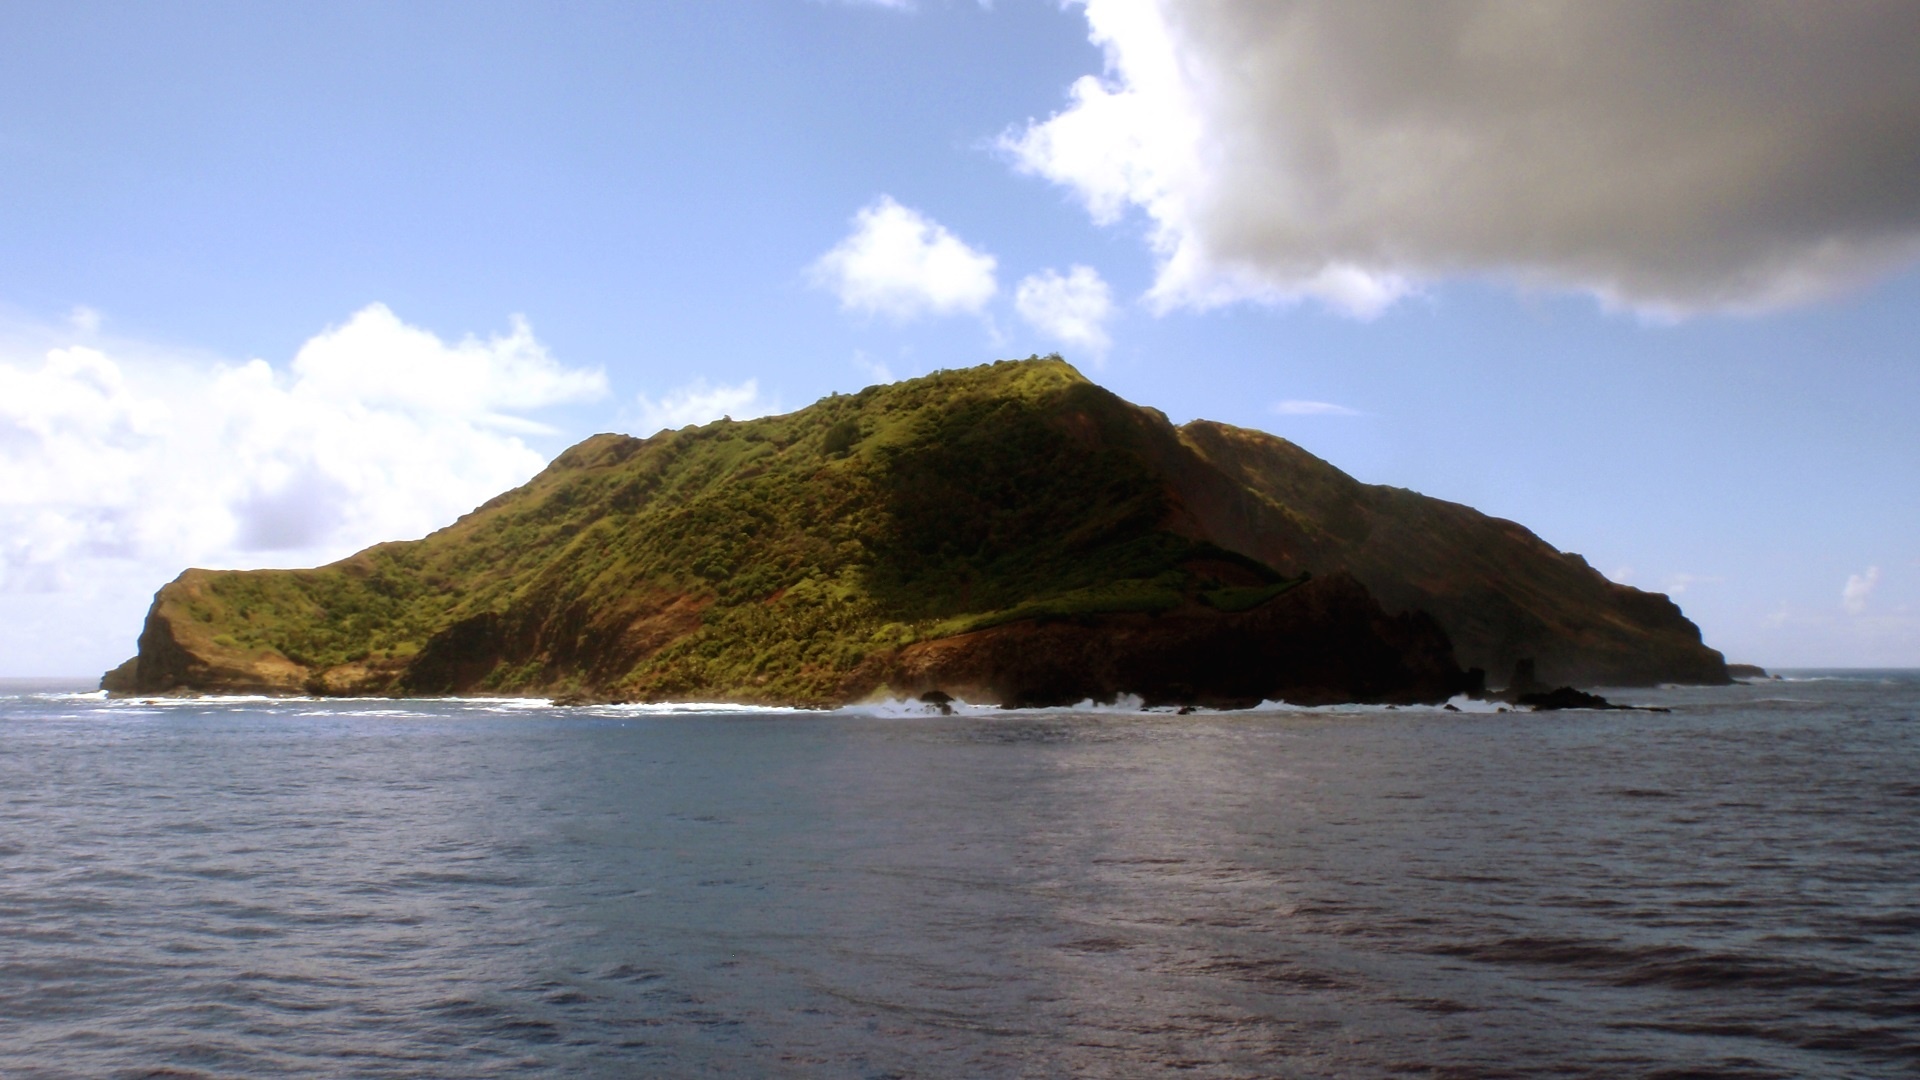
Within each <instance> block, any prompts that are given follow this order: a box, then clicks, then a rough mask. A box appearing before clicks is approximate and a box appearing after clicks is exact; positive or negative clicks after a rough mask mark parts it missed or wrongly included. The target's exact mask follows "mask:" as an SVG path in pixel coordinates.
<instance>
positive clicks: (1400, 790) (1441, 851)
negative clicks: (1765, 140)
mask: <svg viewBox="0 0 1920 1080" xmlns="http://www.w3.org/2000/svg"><path fill="white" fill-rule="evenodd" d="M0 693H5V694H7V695H8V696H5V697H0V1074H4V1075H5V1076H7V1077H65V1076H77V1077H78V1076H84V1077H94V1076H115V1075H126V1076H153V1075H158V1076H171V1077H193V1076H209V1077H228V1076H248V1077H254V1076H262V1077H266V1076H377V1077H388V1076H408V1077H412V1076H432V1077H466V1076H511V1075H534V1076H546V1075H554V1076H559V1075H565V1076H639V1075H679V1076H703V1075H714V1076H763V1075H766V1076H830V1077H842V1076H855V1077H860V1076H868V1077H883V1076H915V1077H919V1076H950V1077H973V1076H1036V1077H1039V1076H1049V1077H1051V1076H1148V1075H1163V1074H1166V1073H1169V1072H1173V1071H1178V1072H1180V1073H1182V1074H1184V1075H1191V1076H1198V1077H1216V1076H1303V1077H1308V1076H1310V1077H1331V1076H1350V1077H1376V1076H1414V1077H1466V1076H1474V1077H1478V1076H1513V1077H1528V1076H1556V1077H1558V1076H1594V1077H1615V1076H1666V1077H1681V1076H1689V1077H1693V1076H1697V1077H1788V1076H1795V1077H1798V1076H1835V1077H1838V1076H1848V1077H1856V1076H1857V1077H1874V1076H1914V1075H1920V723H1917V722H1916V720H1917V719H1920V676H1917V675H1915V674H1914V673H1904V674H1903V673H1868V674H1865V675H1861V674H1855V675H1852V676H1850V677H1848V678H1846V679H1829V680H1819V681H1793V682H1786V683H1771V684H1765V685H1755V686H1744V687H1733V688H1729V689H1721V690H1687V691H1663V692H1644V693H1641V694H1639V695H1634V694H1620V695H1617V696H1620V697H1626V698H1629V699H1637V700H1642V701H1655V700H1658V701H1660V702H1663V703H1667V704H1671V705H1673V706H1674V711H1673V712H1671V713H1668V714H1649V713H1626V714H1604V713H1561V714H1543V715H1533V716H1528V715H1516V714H1504V715H1471V714H1467V715H1460V714H1453V713H1442V712H1437V711H1425V710H1400V711H1371V712H1367V711H1361V712H1347V713H1333V714H1329V713H1288V712H1280V711H1271V712H1264V713H1248V714H1228V715H1198V716H1186V717H1177V716H1171V715H1164V714H1160V715H1137V714H1135V715H1121V714H1116V713H1105V714H1084V713H1083V714H1066V713H1025V714H990V715H985V716H956V717H951V718H943V717H935V716H879V715H860V714H848V713H840V714H785V715H781V714H773V715H768V714H761V715H745V714H738V713H732V714H712V715H643V714H638V713H633V712H626V713H623V712H621V711H619V710H606V709H603V710H555V709H545V708H527V707H509V706H506V705H502V704H497V703H493V704H489V703H474V702H464V703H463V702H427V703H422V702H371V703H369V702H360V703H351V702H346V703H342V702H278V703H267V702H170V703H164V704H141V703H136V702H112V703H108V702H102V701H98V700H94V699H90V698H81V697H73V696H61V695H47V694H40V695H36V694H33V693H31V692H28V691H27V690H26V689H25V688H22V687H19V686H15V687H13V688H12V689H11V690H8V691H0Z"/></svg>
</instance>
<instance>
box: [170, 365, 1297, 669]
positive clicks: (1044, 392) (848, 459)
mask: <svg viewBox="0 0 1920 1080" xmlns="http://www.w3.org/2000/svg"><path fill="white" fill-rule="evenodd" d="M1163 432H1164V429H1163V428H1157V427H1155V426H1154V425H1153V424H1152V423H1150V422H1149V421H1148V419H1147V418H1146V414H1144V413H1143V412H1142V411H1141V410H1138V409H1135V408H1133V407H1132V406H1129V405H1127V404H1125V403H1124V402H1122V401H1120V400H1119V399H1118V398H1115V397H1113V396H1112V395H1111V394H1109V393H1107V392H1106V391H1104V390H1101V389H1099V388H1098V387H1095V386H1094V385H1093V384H1091V383H1089V382H1087V381H1086V380H1085V379H1084V378H1083V377H1082V376H1081V375H1080V374H1079V373H1078V372H1076V371H1074V370H1073V368H1071V367H1070V366H1068V365H1067V364H1066V363H1064V362H1062V361H1061V360H1059V359H1058V358H1057V357H1052V358H1047V359H1039V358H1034V359H1030V360H1026V361H1003V362H1001V363H998V364H994V365H990V366H987V367H981V368H974V369H969V370H964V371H948V372H938V373H935V374H933V375H929V376H927V377H925V378H920V379H914V380H910V381H907V382H902V383H896V384H893V385H889V386H881V387H869V388H868V389H866V390H864V391H861V392H860V393H858V394H853V395H835V396H832V397H828V398H825V399H823V400H821V401H819V402H817V403H815V404H814V405H813V406H811V407H809V408H807V409H803V410H801V411H799V412H796V413H791V414H788V415H786V416H776V417H768V418H765V419H761V420H754V421H749V422H743V423H736V422H732V421H726V420H722V421H718V422H715V423H712V424H707V425H705V426H702V427H690V428H684V429H681V430H679V431H668V432H662V433H661V434H659V435H656V436H654V437H653V438H651V439H646V440H638V439H629V438H625V437H622V436H615V435H601V436H595V437H594V438H592V439H589V440H587V441H586V442H583V443H581V444H580V445H578V446H576V447H574V448H572V449H571V450H568V451H567V452H566V453H565V454H562V455H561V456H560V457H559V458H558V459H556V460H555V461H554V463H553V464H552V465H551V466H550V467H549V468H548V469H547V470H546V471H545V472H543V473H542V474H541V475H540V476H538V477H535V478H534V479H533V480H532V481H530V482H529V483H527V484H526V485H524V486H523V487H520V488H518V489H515V490H514V491H511V492H507V493H506V494H504V495H501V496H500V497H498V498H496V499H494V500H492V501H490V502H489V503H487V504H486V505H485V506H482V507H481V508H480V509H478V510H476V511H475V512H474V513H472V514H469V515H467V516H466V517H464V518H462V519H461V520H460V521H459V522H457V523H456V524H454V525H452V526H450V527H449V528H447V529H443V530H441V531H440V532H438V533H435V534H433V535H432V536H429V537H427V538H425V539H423V540H420V541H415V542H410V543H393V544H383V545H380V546H378V547H374V548H371V549H368V550H367V551H365V552H362V553H360V554H358V555H355V556H353V557H352V558H350V559H347V560H344V561H343V562H340V563H336V564H333V565H331V566H327V567H322V568H320V569H317V570H303V571H255V572H246V573H240V572H234V573H220V574H210V575H206V576H205V581H206V586H205V587H204V588H200V589H196V590H192V591H191V593H190V594H189V593H187V592H185V591H182V592H181V593H180V594H179V595H176V596H174V597H173V599H172V600H171V601H167V597H166V596H165V595H164V594H163V597H162V599H163V601H167V602H171V603H173V604H175V605H176V606H178V607H184V609H185V611H186V613H188V614H190V615H191V616H192V618H194V619H195V620H198V621H199V622H201V623H204V624H207V625H208V629H209V630H211V631H214V632H215V633H216V634H217V635H218V637H217V638H215V640H216V641H218V642H220V643H221V644H223V645H226V644H228V643H231V645H230V646H229V647H231V648H234V649H237V650H240V651H243V652H253V653H261V652H265V651H267V650H271V651H273V652H278V653H279V654H281V655H283V656H285V657H287V658H288V659H290V660H293V661H295V662H296V663H299V664H302V665H304V666H306V667H309V668H311V669H313V670H315V671H316V672H318V671H324V670H326V669H329V668H335V667H337V666H339V665H346V664H361V665H366V666H368V667H369V668H373V669H379V670H385V671H387V672H389V674H388V675H387V676H384V677H385V678H386V679H387V680H388V682H389V683H392V682H393V681H394V680H398V685H400V686H402V687H406V686H409V685H411V686H415V687H424V688H428V689H432V688H434V687H433V686H432V685H430V684H431V678H440V677H441V676H432V677H431V678H430V672H431V671H437V670H441V669H443V668H444V669H445V670H448V671H451V670H453V667H452V666H449V665H455V666H457V664H460V663H470V662H473V661H474V660H475V659H476V657H477V659H478V661H480V662H482V663H484V664H485V667H486V669H485V671H484V672H483V673H480V674H479V675H478V676H477V677H475V678H467V677H466V676H462V677H461V678H455V677H454V676H453V675H446V676H444V678H446V679H448V680H452V682H451V683H450V684H449V685H454V684H462V683H461V679H466V682H465V683H464V685H471V686H473V687H474V688H484V689H487V690H491V691H499V692H516V691H523V692H551V691H560V690H571V689H583V688H584V689H593V690H598V691H601V692H612V693H615V694H620V695H625V696H632V697H638V698H657V699H665V698H698V697H728V698H732V699H736V700H753V699H759V700H779V701H803V702H808V701H811V702H827V701H831V700H834V699H835V698H836V695H837V692H838V689H839V688H840V687H841V686H842V684H843V683H844V682H845V681H846V679H847V678H848V676H849V674H850V673H851V672H853V671H854V670H855V669H856V668H857V667H858V666H859V665H860V664H861V663H862V662H863V661H865V660H867V659H868V658H869V657H871V656H874V655H876V654H882V653H885V652H887V651H890V650H893V649H896V648H898V647H900V646H903V645H905V644H909V643H911V642H913V641H916V640H924V639H927V638H934V637H941V636H947V635H951V634H958V633H965V632H968V631H971V630H978V629H983V628H986V627H989V626H994V625H998V624H1000V623H1004V622H1007V621H1010V620H1015V619H1027V618H1077V617H1085V616H1088V615H1094V614H1103V613H1112V612H1130V611H1144V612H1160V611H1166V610H1168V609H1170V608H1173V607H1176V606H1179V605H1181V604H1185V603H1206V604H1210V605H1211V606H1213V607H1215V608H1219V609H1221V610H1226V611H1240V610H1245V609H1247V608H1249V607H1252V606H1255V605H1257V604H1259V603H1263V602H1265V600H1267V599H1271V598H1272V597H1273V596H1275V595H1278V594H1279V593H1280V592H1281V591H1284V590H1285V589H1286V588H1287V587H1288V585H1289V583H1288V582H1286V581H1282V580H1280V579H1279V576H1278V575H1277V574H1275V573H1274V572H1273V571H1271V570H1270V569H1267V568H1266V567H1264V566H1262V565H1260V564H1258V563H1254V562H1252V561H1251V560H1248V559H1245V558H1244V557H1240V556H1231V555H1228V554H1227V553H1225V552H1222V551H1220V549H1218V548H1215V547H1213V546H1212V545H1210V544H1207V543H1204V542H1201V541H1196V540H1192V539H1188V538H1187V537H1185V536H1183V535H1180V534H1179V533H1177V532H1175V531H1173V530H1171V529H1170V528H1169V527H1168V525H1167V522H1168V518H1169V513H1170V503H1169V495H1168V493H1167V490H1166V486H1165V485H1166V481H1165V478H1164V475H1163V473H1162V472H1161V471H1159V470H1158V469H1157V468H1156V467H1155V464H1154V460H1153V455H1154V454H1155V453H1156V452H1157V451H1156V449H1155V447H1156V445H1157V444H1156V443H1155V442H1154V440H1155V439H1161V438H1165V437H1167V436H1166V435H1165V434H1164V433H1163ZM1196 560H1201V561H1205V560H1212V562H1213V563H1222V560H1225V561H1226V562H1228V563H1236V562H1237V563H1238V564H1242V566H1243V571H1244V572H1243V573H1242V574H1241V576H1242V577H1243V578H1244V577H1246V576H1248V575H1251V578H1252V580H1254V581H1256V582H1258V584H1251V585H1249V584H1246V583H1245V582H1244V581H1241V580H1235V581H1221V580H1216V579H1215V577H1213V576H1210V575H1209V574H1207V573H1204V572H1201V571H1197V570H1195V569H1194V568H1193V567H1194V566H1195V565H1197V564H1196ZM437 637H438V638H439V639H440V640H441V642H442V646H441V647H438V648H437V647H436V645H435V641H436V638H437ZM447 642H458V643H459V648H457V649H456V648H454V647H453V646H452V645H448V644H446V643H447ZM416 659H417V660H418V664H417V665H415V667H414V668H413V669H409V664H412V663H413V662H414V661H415V660H416ZM430 661H431V663H430ZM435 664H438V665H440V667H438V668H436V667H434V665H435ZM383 665H384V667H383ZM463 670H464V669H463ZM409 680H412V682H411V683H410V682H409ZM421 680H427V681H426V682H422V681H421ZM365 688H367V689H380V688H382V685H381V684H380V683H379V681H378V679H375V681H374V682H371V683H367V684H365Z"/></svg>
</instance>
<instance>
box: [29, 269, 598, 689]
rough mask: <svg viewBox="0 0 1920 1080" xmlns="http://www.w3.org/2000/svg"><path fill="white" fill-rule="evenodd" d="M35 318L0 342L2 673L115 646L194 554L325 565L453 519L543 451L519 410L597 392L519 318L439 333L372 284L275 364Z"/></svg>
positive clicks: (57, 664)
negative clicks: (373, 296) (40, 323)
mask: <svg viewBox="0 0 1920 1080" xmlns="http://www.w3.org/2000/svg"><path fill="white" fill-rule="evenodd" d="M21 337H22V335H16V338H21ZM24 337H25V338H31V339H36V340H33V341H29V342H24V343H23V341H22V340H15V341H13V342H11V343H0V674H48V673H60V672H67V673H80V672H85V671H86V670H88V669H89V668H96V669H97V668H99V667H102V666H104V665H105V664H107V663H111V662H116V661H117V660H118V659H121V658H124V655H125V654H126V653H127V652H130V651H131V650H132V645H133V637H134V635H135V634H137V633H138V632H139V629H140V617H141V614H142V612H143V610H144V609H145V607H146V605H147V601H148V600H149V598H150V597H151V596H152V593H153V590H154V589H155V588H157V587H158V586H159V585H160V584H161V583H163V582H165V581H166V580H168V579H169V578H172V577H173V576H174V575H175V574H177V573H179V572H180V571H181V570H182V569H185V568H186V567H187V566H207V567H251V566H272V565H279V566H303V565H313V564H315V563H321V562H326V561H329V560H331V559H336V558H339V557H341V556H343V555H346V554H348V553H350V552H352V551H355V550H357V549H359V548H362V547H365V546H367V545H369V544H372V543H376V542H378V541H382V540H396V539H403V538H407V537H413V536H419V535H421V534H423V533H426V532H427V531H429V530H431V529H435V528H438V527H440V526H442V525H445V524H447V523H448V522H450V521H452V520H453V519H454V518H455V517H456V516H458V515H459V514H461V513H463V512H465V511H467V510H470V509H472V508H473V507H474V506H475V505H477V504H479V503H480V502H482V501H484V500H486V499H488V498H490V497H492V496H493V495H495V494H498V493H499V492H500V491H502V490H505V489H506V488H509V487H512V486H514V485H515V484H518V483H520V482H522V481H524V480H526V479H527V478H528V477H529V476H531V475H533V473H535V472H536V471H538V470H539V469H540V468H541V466H542V465H544V464H545V458H543V457H542V456H541V455H540V454H539V453H538V452H536V451H535V450H534V449H533V448H531V447H529V446H528V445H526V443H525V442H524V441H523V439H522V437H521V436H523V435H526V434H529V433H532V432H540V431H544V430H545V429H544V428H542V427H541V426H540V425H539V424H538V423H536V422H534V421H533V420H531V419H530V418H529V417H527V416H526V415H525V414H526V413H527V411H529V410H532V409H538V408H540V407H542V406H549V405H557V404H561V403H565V402H571V401H582V400H588V399H592V398H596V397H599V396H601V395H603V394H605V392H606V379H605V377H604V376H603V375H602V374H601V373H600V372H598V371H587V370H581V369H578V368H569V367H566V366H564V365H562V364H560V363H559V362H558V361H556V360H555V359H554V358H553V357H552V356H551V355H550V354H549V353H548V352H547V350H546V348H545V347H544V346H543V345H541V343H540V342H539V341H538V340H537V339H536V338H535V337H534V336H533V332H532V330H531V329H530V328H528V326H527V325H526V324H525V323H524V322H521V321H518V320H516V321H515V322H514V324H513V326H512V329H511V330H510V331H509V332H508V333H505V334H499V335H495V336H492V337H489V338H485V339H481V338H473V337H469V338H465V339H463V340H460V341H455V342H448V341H445V340H443V339H441V338H440V337H438V336H436V335H435V334H433V333H431V332H429V331H427V330H423V329H420V328H418V327H414V326H409V325H407V324H406V323H404V322H402V321H401V320H400V319H399V318H398V317H397V316H396V315H395V314H394V313H393V312H391V311H389V310H388V309H387V308H386V307H384V306H382V305H379V304H375V305H372V306H370V307H367V308H365V309H363V310H361V311H360V312H358V313H356V314H355V315H353V316H352V317H351V318H349V319H348V320H346V321H345V322H344V323H342V324H340V325H338V326H335V327H332V328H330V329H327V330H326V331H324V332H322V333H320V334H318V335H316V336H314V337H313V338H311V339H309V340H308V341H307V343H306V344H305V345H304V346H303V347H302V348H301V349H300V350H299V351H298V353H297V354H296V355H295V356H294V357H293V358H292V361H291V363H289V364H287V365H286V366H285V367H284V368H278V367H275V366H273V365H270V364H268V363H267V362H265V361H263V360H251V361H248V362H245V363H241V364H230V363H223V362H220V361H217V360H209V359H207V358H205V357H201V356H195V355H186V354H180V353H172V352H167V351H164V350H155V349H153V348H151V347H149V346H145V345H143V344H141V343H138V342H124V341H120V342H114V341H104V340H100V339H99V338H98V336H97V335H96V334H94V333H93V332H92V328H91V327H87V326H83V327H80V328H79V330H78V331H77V332H75V333H70V334H63V333H61V332H58V331H52V330H48V329H46V328H38V329H36V330H34V331H33V332H32V333H29V334H26V335H24ZM63 337H64V338H66V340H62V338H63ZM76 339H77V340H76Z"/></svg>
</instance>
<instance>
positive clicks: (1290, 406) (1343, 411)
mask: <svg viewBox="0 0 1920 1080" xmlns="http://www.w3.org/2000/svg"><path fill="white" fill-rule="evenodd" d="M1273 411H1274V412H1277V413H1279V414H1280V415H1281V416H1360V415H1362V414H1361V412H1360V410H1359V409H1349V408H1347V407H1346V406H1345V405H1335V404H1334V403H1332V402H1331V401H1298V400H1288V401H1276V402H1274V403H1273Z"/></svg>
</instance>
